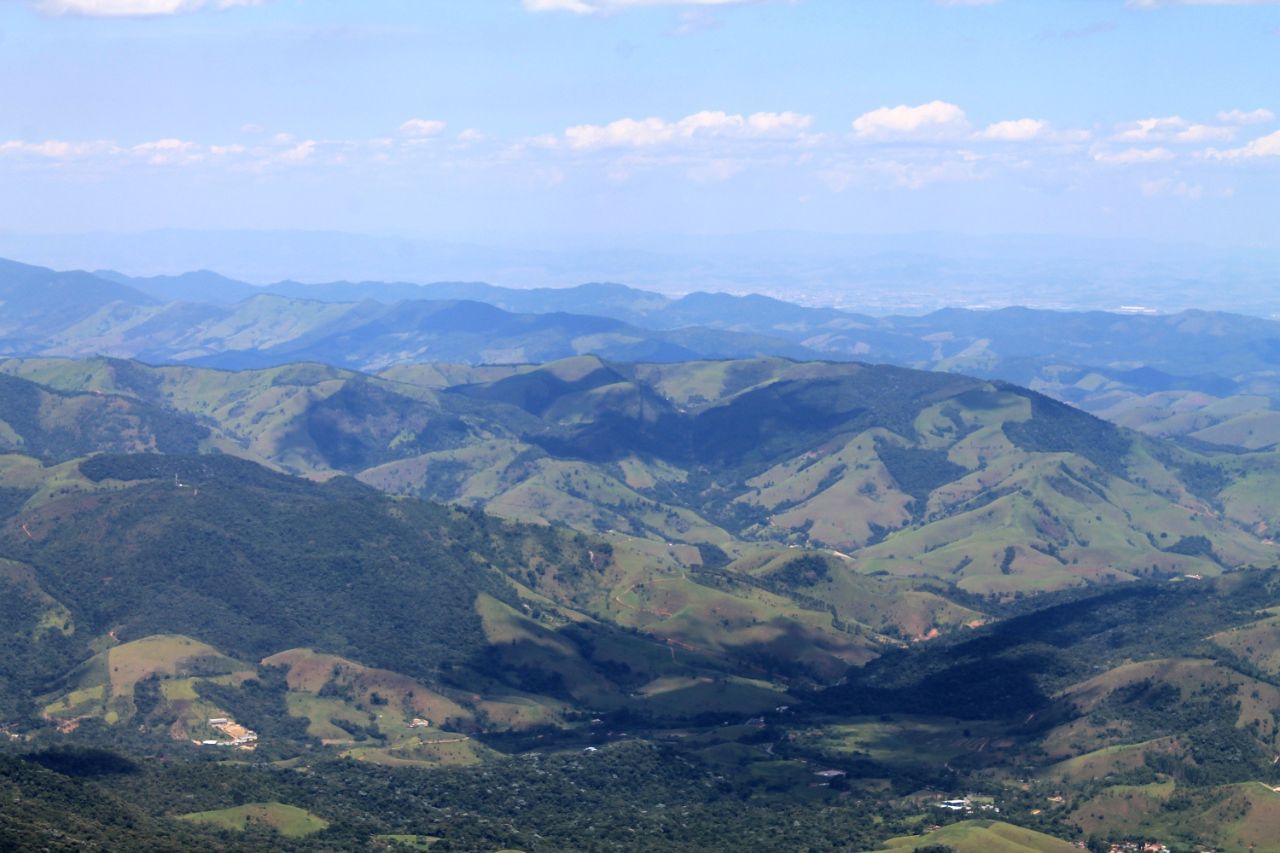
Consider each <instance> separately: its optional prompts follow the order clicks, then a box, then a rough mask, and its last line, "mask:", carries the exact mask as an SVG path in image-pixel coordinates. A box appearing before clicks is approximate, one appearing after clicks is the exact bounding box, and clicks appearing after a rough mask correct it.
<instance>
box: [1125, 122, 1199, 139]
mask: <svg viewBox="0 0 1280 853" xmlns="http://www.w3.org/2000/svg"><path fill="white" fill-rule="evenodd" d="M1188 124H1190V122H1188V121H1187V120H1186V119H1184V118H1183V117H1182V116H1165V117H1163V118H1141V119H1138V120H1137V121H1133V122H1129V123H1128V124H1123V125H1121V126H1120V132H1119V133H1117V134H1116V137H1115V138H1116V139H1118V140H1121V141H1123V142H1149V141H1152V140H1156V139H1166V138H1168V137H1169V135H1170V134H1172V133H1175V132H1177V131H1179V130H1182V129H1183V128H1185V127H1186V126H1187V125H1188Z"/></svg>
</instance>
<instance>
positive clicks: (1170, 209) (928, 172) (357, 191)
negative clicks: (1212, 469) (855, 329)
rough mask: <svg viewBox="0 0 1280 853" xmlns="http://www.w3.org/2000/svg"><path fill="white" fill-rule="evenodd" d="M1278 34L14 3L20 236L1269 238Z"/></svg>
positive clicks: (1044, 5) (710, 9)
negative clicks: (162, 232) (179, 232)
mask: <svg viewBox="0 0 1280 853" xmlns="http://www.w3.org/2000/svg"><path fill="white" fill-rule="evenodd" d="M1278 52H1280V5H1277V4H1276V3H1273V2H1266V0H1261V1H1260V2H1247V0H1236V2H1221V0H1128V2H1125V0H1045V2H1035V3H1030V2H1019V0H1003V1H1002V2H1001V1H1000V0H864V2H857V3H850V2H844V0H797V2H781V0H779V1H778V2H770V0H761V2H735V0H524V2H520V1H519V0H485V2H477V3H465V4H464V3H443V2H388V0H376V2H368V3H360V4H352V3H339V2H315V0H312V2H301V0H298V2H287V0H265V1H264V2H253V0H216V1H215V2H206V0H30V2H28V0H0V76H2V77H3V79H4V80H6V85H5V86H4V91H3V93H2V94H0V105H3V109H0V197H3V198H4V199H5V200H6V201H7V202H8V203H7V204H4V205H2V206H0V232H4V233H5V235H6V240H5V245H6V246H9V245H12V244H14V243H15V241H16V242H20V240H21V235H28V234H36V235H68V234H83V233H98V234H104V233H105V234H108V235H109V234H113V233H130V232H145V231H150V230H155V229H190V230H195V231H207V230H217V231H224V230H228V229H234V230H248V231H254V230H263V229H269V230H288V231H316V230H335V231H342V232H353V233H358V234H377V235H401V236H405V237H410V238H414V239H425V240H442V241H455V242H458V241H460V242H466V243H472V244H476V245H491V244H495V243H508V244H511V243H517V244H521V245H523V246H526V247H529V246H540V245H546V246H552V245H557V246H562V245H565V244H566V241H567V242H568V243H572V242H573V240H579V241H580V242H582V241H585V242H586V243H590V244H592V245H594V246H609V245H619V246H634V245H635V244H636V242H637V237H636V235H654V234H658V235H671V238H672V240H673V241H675V240H678V238H681V237H690V236H694V235H700V234H744V233H752V232H761V231H786V232H800V233H803V232H815V233H822V234H852V233H862V234H892V233H918V232H941V233H951V234H985V235H994V234H1042V235H1062V236H1066V237H1072V238H1102V239H1112V238H1119V239H1124V240H1141V241H1154V242H1155V243H1160V244H1180V243H1199V244H1206V245H1211V246H1228V247H1253V248H1260V249H1264V250H1267V251H1269V252H1270V251H1274V250H1276V249H1277V248H1280V217H1277V216H1276V215H1275V213H1276V205H1275V199H1276V198H1277V197H1280V180H1278V170H1277V166H1280V120H1278V119H1277V113H1278V112H1280V101H1278V100H1277V96H1276V92H1280V64H1278V63H1276V62H1275V56H1276V54H1277V53H1278ZM22 259H28V258H22ZM29 260H40V259H39V258H29ZM232 260H233V259H232ZM142 267H145V261H140V263H139V265H138V268H137V269H134V270H129V271H130V272H145V271H146V270H145V269H143V268H142ZM171 271H176V270H171Z"/></svg>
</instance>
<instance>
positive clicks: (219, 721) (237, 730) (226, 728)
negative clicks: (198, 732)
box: [192, 717, 258, 752]
mask: <svg viewBox="0 0 1280 853" xmlns="http://www.w3.org/2000/svg"><path fill="white" fill-rule="evenodd" d="M209 726H210V728H214V729H217V730H218V731H220V732H222V733H223V734H224V735H226V736H227V737H228V738H230V740H217V739H210V740H195V741H192V743H194V744H196V745H198V746H232V747H235V748H236V749H243V750H247V751H249V752H252V751H253V750H255V749H257V748H258V733H257V732H255V731H253V730H252V729H248V728H245V727H244V726H242V725H240V724H239V723H237V722H236V721H235V720H232V719H230V718H229V717H210V718H209Z"/></svg>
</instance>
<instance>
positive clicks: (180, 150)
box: [130, 138, 201, 166]
mask: <svg viewBox="0 0 1280 853" xmlns="http://www.w3.org/2000/svg"><path fill="white" fill-rule="evenodd" d="M130 150H131V151H133V153H134V154H137V155H138V156H139V157H142V158H143V159H145V160H146V161H147V162H148V163H150V164H152V165H154V166H169V165H173V164H175V163H189V162H192V161H193V160H198V159H200V157H201V152H200V146H199V145H197V144H196V143H194V142H188V141H187V140H185V139H172V138H170V139H157V140H155V141H154V142H143V143H140V144H138V145H135V146H133V148H131V149H130Z"/></svg>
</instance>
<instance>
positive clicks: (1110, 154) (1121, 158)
mask: <svg viewBox="0 0 1280 853" xmlns="http://www.w3.org/2000/svg"><path fill="white" fill-rule="evenodd" d="M1175 156H1176V155H1175V154H1174V153H1173V152H1172V151H1170V150H1169V149H1168V148H1126V149H1125V150H1124V151H1095V152H1094V153H1093V159H1094V160H1096V161H1097V162H1099V163H1102V164H1103V165H1106V166H1133V165H1136V164H1140V163H1160V162H1164V161H1166V160H1172V159H1173V158H1174V157H1175Z"/></svg>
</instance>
